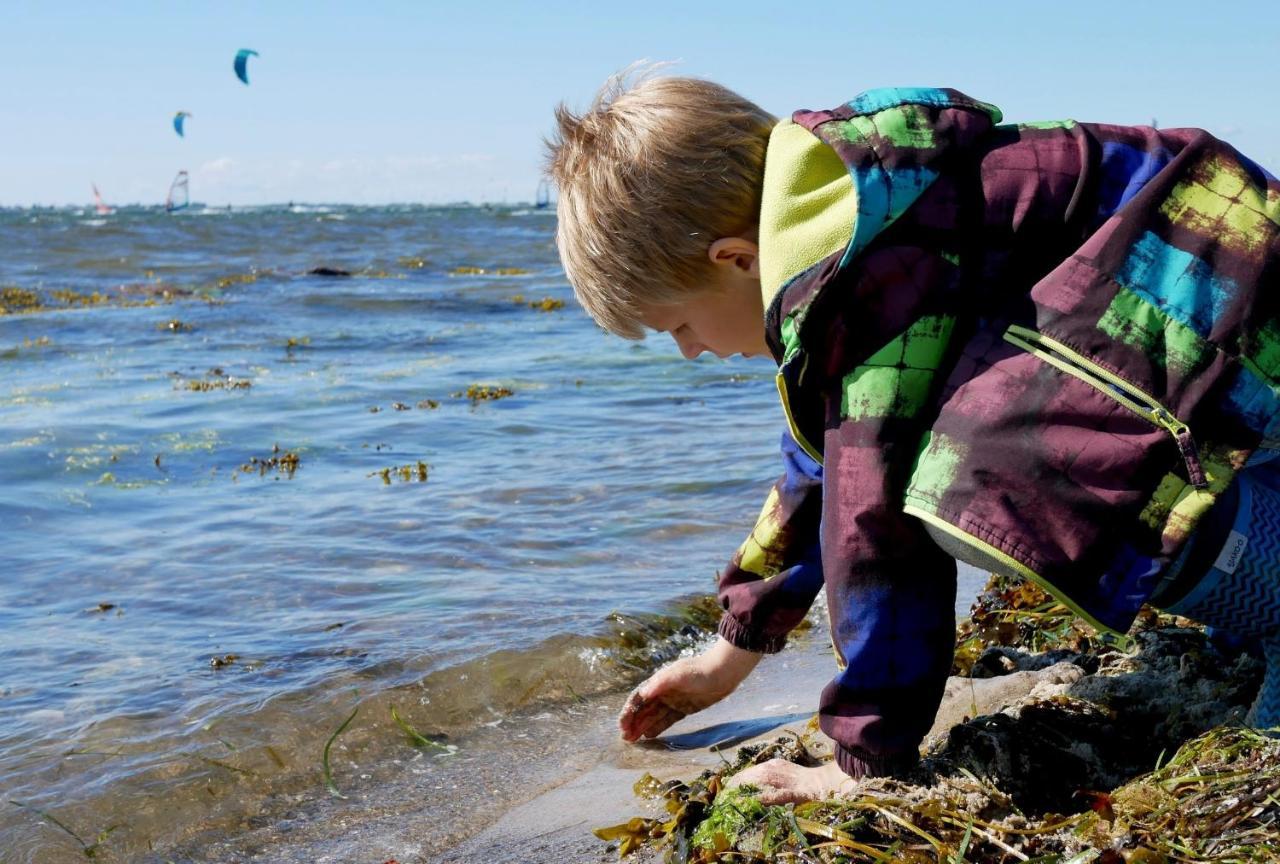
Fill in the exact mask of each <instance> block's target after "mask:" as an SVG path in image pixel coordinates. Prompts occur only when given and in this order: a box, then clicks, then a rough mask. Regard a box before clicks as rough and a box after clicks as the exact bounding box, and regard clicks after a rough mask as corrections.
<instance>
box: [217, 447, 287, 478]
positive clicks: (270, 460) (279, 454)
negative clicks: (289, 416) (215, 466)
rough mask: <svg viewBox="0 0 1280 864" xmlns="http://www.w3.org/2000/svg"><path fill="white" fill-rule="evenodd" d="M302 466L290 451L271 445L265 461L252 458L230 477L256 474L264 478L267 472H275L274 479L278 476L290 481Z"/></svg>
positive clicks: (255, 457)
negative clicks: (269, 453)
mask: <svg viewBox="0 0 1280 864" xmlns="http://www.w3.org/2000/svg"><path fill="white" fill-rule="evenodd" d="M301 464H302V459H301V457H299V456H298V454H297V453H295V452H293V451H292V450H281V449H280V445H279V444H275V445H272V448H271V455H270V456H268V457H267V458H265V459H260V458H258V457H257V456H254V457H252V458H251V459H250V460H249V461H248V462H246V463H244V464H243V465H241V466H240V467H239V468H237V469H236V470H235V471H234V472H232V477H233V478H235V477H238V476H239V475H240V474H257V475H258V476H259V477H265V476H266V475H267V473H268V472H270V471H274V472H276V475H277V477H276V479H277V480H278V479H279V477H280V475H283V476H284V477H285V478H287V479H289V480H292V479H293V475H294V473H295V472H297V470H298V467H299V466H300V465H301Z"/></svg>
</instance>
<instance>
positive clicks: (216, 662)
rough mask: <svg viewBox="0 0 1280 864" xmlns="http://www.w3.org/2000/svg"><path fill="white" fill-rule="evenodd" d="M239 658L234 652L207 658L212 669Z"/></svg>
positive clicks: (224, 665)
mask: <svg viewBox="0 0 1280 864" xmlns="http://www.w3.org/2000/svg"><path fill="white" fill-rule="evenodd" d="M239 659H240V658H239V657H237V656H236V655H235V654H223V655H222V656H221V657H217V656H214V657H210V658H209V666H210V667H211V668H213V669H222V668H224V667H227V666H230V665H231V664H232V663H234V662H236V661H237V660H239Z"/></svg>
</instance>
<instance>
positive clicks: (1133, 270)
mask: <svg viewBox="0 0 1280 864" xmlns="http://www.w3.org/2000/svg"><path fill="white" fill-rule="evenodd" d="M1000 120H1001V117H1000V112H999V111H998V110H997V109H996V108H995V107H993V106H991V105H987V104H985V103H982V102H978V101H976V100H973V99H970V98H968V97H967V96H964V95H963V94H961V93H958V92H955V91H953V90H940V89H889V90H874V91H870V92H868V93H864V94H862V95H861V96H858V97H857V98H855V99H854V100H852V101H851V102H849V103H847V104H845V105H841V106H839V107H837V108H835V109H833V110H830V111H799V112H796V113H795V114H794V115H793V116H792V118H791V119H790V120H787V121H783V122H781V123H778V122H776V121H775V120H774V118H772V117H770V116H769V115H768V114H766V113H765V112H764V111H762V110H761V109H760V108H758V107H757V106H755V105H753V104H752V103H750V102H749V101H747V100H746V99H743V98H742V97H740V96H738V95H737V94H734V93H732V92H731V91H728V90H726V89H724V88H722V87H719V86H718V85H715V84H711V83H709V82H703V81H697V80H693V79H685V78H674V77H672V78H653V77H650V78H648V79H642V80H640V81H639V82H638V83H636V84H634V85H633V86H631V87H630V88H628V87H627V86H625V85H624V83H623V79H622V77H621V76H620V77H618V78H615V79H613V81H612V82H611V83H610V84H608V85H606V88H605V89H604V90H602V91H601V94H600V95H599V96H598V97H597V99H596V101H595V103H594V104H593V105H592V106H591V108H590V109H589V110H588V111H587V112H586V113H584V114H582V115H580V116H578V115H574V114H572V113H570V112H569V111H568V110H567V109H566V108H565V107H564V106H561V107H560V108H559V110H558V111H557V121H558V134H557V136H556V138H555V140H553V141H552V142H551V143H550V159H549V168H550V173H551V175H552V178H553V179H554V180H555V182H556V183H557V185H558V186H559V189H560V198H559V204H558V216H559V232H558V238H557V239H558V245H559V248H560V252H561V256H562V258H563V261H564V265H565V270H566V272H567V274H568V276H569V279H570V281H571V282H572V283H573V287H574V291H575V294H576V296H577V297H578V299H579V301H580V302H581V303H582V305H583V306H584V307H585V308H586V309H587V310H588V312H589V313H590V314H591V315H592V316H593V317H594V318H595V320H596V321H597V322H598V323H599V324H600V325H601V326H603V327H604V328H605V329H606V330H609V331H610V332H613V333H616V334H619V335H622V336H624V337H628V338H641V337H642V336H643V332H644V329H645V328H649V329H653V330H657V331H665V332H667V333H670V334H671V336H672V338H673V339H674V340H675V341H676V344H677V345H678V346H679V347H680V350H681V352H682V353H683V354H684V356H686V357H689V358H693V357H696V356H697V355H698V354H700V353H701V352H703V351H710V352H712V353H714V354H716V355H717V356H720V357H725V356H729V355H732V354H743V355H747V356H753V355H764V354H767V355H769V356H772V357H773V358H774V360H775V361H776V362H777V363H778V364H779V371H778V378H777V381H778V390H779V394H780V395H781V398H782V404H783V409H784V412H785V414H786V419H787V427H788V431H787V433H786V434H784V435H783V439H782V454H783V461H784V463H785V468H786V472H785V474H784V475H783V477H782V478H781V479H780V480H779V481H778V483H777V484H776V485H775V486H774V488H773V490H772V492H771V493H770V495H769V497H768V500H767V501H766V503H765V506H764V509H763V511H762V513H761V516H760V518H759V521H758V522H757V524H756V526H755V528H754V530H753V531H752V533H751V535H750V536H749V537H748V538H747V540H746V542H745V543H744V544H743V545H742V547H741V548H740V549H739V550H738V551H737V553H736V554H735V555H734V557H733V559H732V561H731V562H730V564H729V566H728V568H727V569H726V570H725V571H724V573H723V575H722V576H721V579H720V584H719V594H720V600H721V604H722V606H723V607H724V609H725V614H724V617H723V620H722V622H721V625H720V631H719V638H718V640H717V642H716V644H715V645H714V646H713V647H712V648H711V649H710V650H708V651H707V652H706V653H704V654H703V655H701V656H699V657H695V658H690V659H687V660H683V661H680V662H678V663H676V664H674V665H672V666H669V667H667V668H665V669H663V670H661V671H659V672H658V673H656V674H655V675H654V676H653V677H651V678H650V679H649V680H648V681H646V682H644V683H643V684H642V685H641V686H640V687H639V688H638V689H637V690H636V692H635V693H633V694H632V696H631V698H630V700H629V701H628V703H627V706H626V707H625V709H624V711H623V713H622V716H621V717H620V721H619V722H620V726H621V729H622V734H623V737H624V738H625V739H626V740H628V741H634V740H637V739H638V738H641V737H652V736H655V735H657V734H659V733H660V732H662V730H664V729H665V728H667V727H668V726H670V725H671V724H672V723H674V722H675V721H676V720H678V719H680V718H681V717H683V716H685V715H686V714H689V713H691V712H694V711H698V710H701V709H702V708H705V707H707V706H708V705H710V704H712V703H713V702H715V701H717V700H719V699H721V698H723V697H724V696H726V695H727V694H728V693H730V692H732V690H733V689H734V688H735V687H736V686H737V685H738V684H739V683H740V682H741V681H742V680H743V678H745V677H746V675H747V674H749V673H750V671H751V670H752V668H754V666H755V665H756V663H757V662H758V661H759V659H760V657H761V655H762V654H764V653H769V652H774V651H778V650H780V649H781V647H782V645H783V643H784V640H785V638H786V635H787V632H788V631H789V630H790V629H791V628H792V627H794V626H795V625H796V624H797V623H798V622H799V621H800V620H801V619H802V618H803V616H804V614H805V612H806V610H807V609H808V608H809V606H810V604H811V602H812V601H813V599H814V597H815V595H816V594H817V591H818V590H819V588H820V587H822V585H823V584H824V583H825V585H826V588H827V599H828V604H829V607H830V616H831V630H832V637H833V643H834V645H835V648H836V653H837V661H838V665H839V672H838V674H837V675H836V677H835V679H834V680H833V681H832V682H831V683H830V685H828V686H827V687H826V688H825V689H824V691H823V693H822V698H821V703H820V721H821V726H822V729H823V731H824V732H825V733H826V734H827V735H829V736H830V737H831V738H832V739H834V741H835V743H836V760H835V762H834V763H832V764H830V765H827V766H823V767H821V768H802V767H799V766H795V765H790V764H788V763H780V762H770V763H766V764H764V765H761V766H757V767H755V768H753V769H750V770H749V771H747V772H743V773H742V774H741V775H739V778H738V780H739V782H749V783H752V784H754V785H756V786H759V787H761V789H762V799H763V800H765V801H766V802H781V801H799V800H807V799H812V798H819V797H823V796H826V795H829V794H832V793H833V792H837V791H840V790H846V791H847V790H850V789H851V788H853V787H854V785H855V784H856V778H858V777H862V776H875V775H886V774H894V773H900V772H903V771H906V770H908V769H909V768H911V766H913V765H914V764H915V762H916V760H917V758H918V751H917V748H918V746H919V744H920V741H921V740H922V738H923V736H924V734H925V732H926V731H927V730H928V728H929V726H930V725H931V722H932V718H933V716H934V714H935V713H936V711H937V708H938V705H939V701H940V698H941V694H942V691H943V685H944V683H945V680H946V677H947V674H948V671H949V669H950V664H951V656H952V649H953V642H954V631H955V621H954V612H953V610H954V603H955V561H954V559H956V558H959V559H961V560H964V561H968V562H970V563H973V564H976V565H978V566H980V567H982V568H985V569H988V570H993V571H1000V572H1005V573H1012V574H1015V575H1017V576H1019V577H1022V578H1029V579H1033V580H1035V581H1037V582H1039V583H1040V584H1041V585H1043V586H1044V587H1045V588H1046V589H1048V590H1049V591H1050V592H1051V593H1053V594H1054V595H1055V596H1056V597H1057V598H1058V599H1059V600H1061V601H1062V602H1063V603H1065V604H1067V605H1068V606H1069V607H1070V608H1072V609H1073V610H1074V611H1075V612H1076V613H1077V614H1079V615H1081V616H1082V617H1084V618H1085V619H1086V620H1088V621H1089V622H1090V623H1091V624H1093V625H1094V626H1096V627H1098V628H1100V629H1102V630H1110V631H1117V632H1124V631H1125V630H1127V629H1128V628H1129V626H1130V624H1131V623H1132V621H1133V619H1134V617H1135V615H1136V613H1137V611H1138V609H1139V607H1140V606H1141V605H1142V604H1143V603H1144V602H1152V603H1155V604H1157V605H1159V606H1161V607H1162V608H1165V609H1168V610H1171V611H1175V612H1178V613H1179V614H1184V615H1187V616H1189V617H1193V618H1196V619H1197V620H1200V621H1203V622H1205V623H1207V624H1211V625H1215V626H1223V627H1226V628H1229V629H1232V630H1235V631H1237V632H1242V633H1248V634H1252V635H1256V636H1258V637H1260V638H1261V639H1262V640H1263V641H1264V648H1265V651H1266V655H1267V658H1268V670H1267V674H1266V678H1265V681H1264V683H1263V687H1262V691H1261V692H1260V693H1259V696H1258V700H1257V703H1256V704H1255V705H1254V708H1253V710H1252V711H1251V712H1250V716H1249V718H1248V720H1249V722H1251V723H1253V724H1255V725H1257V726H1260V727H1270V726H1274V725H1277V724H1280V668H1277V667H1278V666H1280V553H1277V551H1276V549H1275V547H1277V546H1280V530H1277V529H1280V494H1277V491H1276V490H1277V489H1280V481H1278V480H1277V474H1276V473H1275V470H1274V466H1273V465H1269V464H1267V462H1268V460H1269V459H1270V458H1271V456H1272V455H1274V452H1275V451H1274V450H1273V448H1275V447H1277V446H1280V444H1277V442H1278V441H1280V321H1277V317H1276V298H1277V297H1278V296H1280V183H1278V182H1277V181H1276V179H1275V178H1274V177H1271V176H1270V175H1268V174H1267V173H1266V172H1265V171H1263V170H1262V169H1261V168H1260V167H1259V166H1257V165H1256V164H1254V163H1252V162H1250V161H1249V160H1248V159H1246V158H1245V157H1243V156H1241V155H1240V154H1239V153H1237V152H1236V151H1235V150H1233V149H1232V148H1231V147H1230V146H1228V145H1226V144H1225V143H1223V142H1221V141H1218V140H1216V139H1215V138H1213V137H1212V136H1210V135H1209V134H1207V133H1205V132H1203V131H1200V130H1195V129H1169V130H1160V131H1157V130H1155V129H1151V128H1145V127H1118V126H1109V125H1100V124H1080V123H1075V122H1072V121H1065V122H1057V123H1036V124H1025V125H1003V126H1002V125H997V124H998V123H999V122H1000ZM1193 432H1194V434H1193ZM1193 534H1194V538H1193ZM1192 538H1193V539H1192ZM1189 539H1192V542H1188V541H1189Z"/></svg>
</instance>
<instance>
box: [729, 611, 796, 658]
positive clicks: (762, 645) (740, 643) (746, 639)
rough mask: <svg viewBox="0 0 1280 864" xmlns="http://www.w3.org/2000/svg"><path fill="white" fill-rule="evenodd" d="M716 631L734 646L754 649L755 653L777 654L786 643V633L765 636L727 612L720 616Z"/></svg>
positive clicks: (747, 649) (745, 649)
mask: <svg viewBox="0 0 1280 864" xmlns="http://www.w3.org/2000/svg"><path fill="white" fill-rule="evenodd" d="M717 632H718V633H719V634H720V635H721V636H722V637H723V638H724V639H725V640H726V641H727V642H729V643H730V644H732V645H733V646H734V647H735V648H741V649H743V650H744V651H755V652H756V653H757V654H777V653H778V652H779V651H781V650H782V648H783V646H784V645H786V644H787V634H785V633H783V634H781V635H778V636H766V635H764V634H763V633H761V632H760V631H758V630H753V629H751V628H750V627H748V626H746V625H745V624H743V623H742V622H741V621H739V620H738V619H737V618H734V617H733V616H732V615H730V614H729V613H727V612H726V613H725V614H724V615H722V616H721V617H720V627H719V629H718V631H717Z"/></svg>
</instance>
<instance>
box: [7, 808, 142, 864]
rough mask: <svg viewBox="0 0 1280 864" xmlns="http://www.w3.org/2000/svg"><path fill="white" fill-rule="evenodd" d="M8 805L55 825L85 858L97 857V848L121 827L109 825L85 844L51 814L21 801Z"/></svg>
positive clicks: (77, 835)
mask: <svg viewBox="0 0 1280 864" xmlns="http://www.w3.org/2000/svg"><path fill="white" fill-rule="evenodd" d="M9 803H10V804H13V805H14V806H16V807H21V808H22V809H24V810H30V811H31V812H32V813H35V814H36V815H37V816H39V817H40V818H41V819H44V820H46V821H48V822H49V823H51V824H52V825H55V826H56V827H58V828H60V829H62V830H63V831H64V832H66V833H67V834H69V835H70V836H71V837H72V838H73V839H74V840H75V841H76V842H77V843H79V844H80V851H81V852H82V853H83V854H84V857H86V858H96V857H97V855H98V850H99V848H100V847H101V846H102V844H103V843H105V842H106V840H107V838H108V837H110V836H111V834H112V832H114V831H115V830H116V829H118V828H121V827H123V826H121V825H109V826H107V827H106V828H104V829H102V830H101V831H99V832H98V834H97V836H96V837H95V838H94V841H93V842H92V843H85V842H84V840H83V839H82V838H81V837H80V835H79V834H77V833H76V832H74V831H72V830H71V829H70V828H68V827H67V826H66V825H65V824H63V823H62V822H61V821H60V820H59V819H58V818H57V817H55V816H54V815H53V814H52V813H48V812H46V811H44V810H41V809H40V808H39V807H33V806H31V805H30V804H24V803H23V802H21V801H15V800H13V799H12V798H10V799H9Z"/></svg>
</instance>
